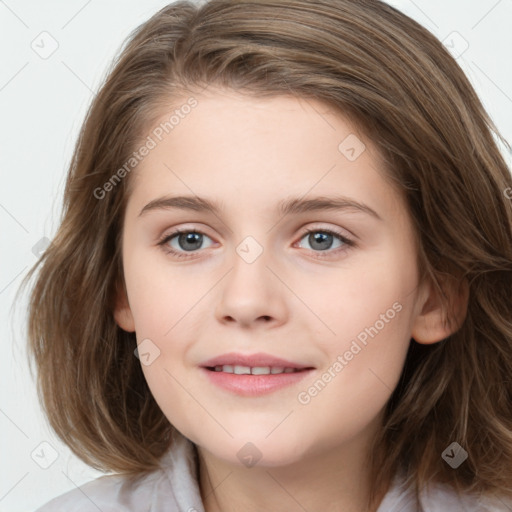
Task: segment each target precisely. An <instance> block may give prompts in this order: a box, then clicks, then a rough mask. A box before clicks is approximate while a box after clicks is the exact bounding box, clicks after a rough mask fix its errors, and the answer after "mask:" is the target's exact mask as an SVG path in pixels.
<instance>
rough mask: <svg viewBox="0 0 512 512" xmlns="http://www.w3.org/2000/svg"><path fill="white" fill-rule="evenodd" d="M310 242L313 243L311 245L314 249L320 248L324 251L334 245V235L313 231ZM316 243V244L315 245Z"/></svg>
mask: <svg viewBox="0 0 512 512" xmlns="http://www.w3.org/2000/svg"><path fill="white" fill-rule="evenodd" d="M309 243H310V244H311V247H313V249H320V250H322V251H325V250H326V249H329V248H330V247H331V245H332V235H330V234H328V233H311V234H310V235H309ZM315 244H318V245H316V247H315Z"/></svg>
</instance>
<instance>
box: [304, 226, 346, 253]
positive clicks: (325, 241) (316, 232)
mask: <svg viewBox="0 0 512 512" xmlns="http://www.w3.org/2000/svg"><path fill="white" fill-rule="evenodd" d="M303 239H307V241H308V243H309V244H310V246H311V247H312V250H313V251H314V252H324V253H325V252H328V253H329V254H332V253H337V252H338V251H339V250H345V249H347V248H348V247H352V246H354V242H353V241H352V240H349V239H348V238H347V237H345V236H343V235H342V234H341V233H337V232H336V231H332V230H330V229H316V228H314V229H308V230H307V231H306V233H305V234H304V235H303V236H302V238H301V240H303ZM336 240H338V242H339V245H338V247H335V248H334V250H332V251H331V250H330V249H332V246H333V243H334V242H335V241H336ZM319 256H321V257H324V254H321V255H319Z"/></svg>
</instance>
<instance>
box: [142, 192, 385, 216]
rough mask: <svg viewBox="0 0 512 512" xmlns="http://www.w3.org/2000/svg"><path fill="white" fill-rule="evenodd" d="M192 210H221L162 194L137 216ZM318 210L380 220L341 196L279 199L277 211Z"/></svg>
mask: <svg viewBox="0 0 512 512" xmlns="http://www.w3.org/2000/svg"><path fill="white" fill-rule="evenodd" d="M173 208H177V209H181V210H193V211H197V212H207V213H212V214H214V215H216V216H218V215H220V214H221V212H222V206H221V205H220V204H219V203H217V202H215V201H211V200H209V199H206V198H204V197H199V196H164V197H159V198H157V199H154V200H153V201H150V202H149V203H148V204H147V205H146V206H144V208H142V210H141V212H140V213H139V217H140V216H142V215H144V214H146V213H148V212H150V211H155V210H169V209H173ZM319 210H350V211H355V212H362V213H366V214H369V215H371V216H372V217H375V218H376V219H378V220H382V217H381V216H380V215H379V214H378V213H377V212H376V211H375V210H373V209H372V208H370V207H369V206H368V205H366V204H364V203H360V202H358V201H354V200H353V199H350V198H348V197H343V196H329V197H327V196H319V197H315V198H312V199H302V198H290V199H285V200H283V201H280V202H279V203H278V206H277V211H278V213H279V214H280V215H282V216H285V215H289V214H300V213H307V212H313V211H319Z"/></svg>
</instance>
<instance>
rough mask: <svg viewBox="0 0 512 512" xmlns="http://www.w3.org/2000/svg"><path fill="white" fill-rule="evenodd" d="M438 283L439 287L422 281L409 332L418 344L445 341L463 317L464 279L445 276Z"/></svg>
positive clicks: (466, 287)
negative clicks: (421, 289) (420, 294)
mask: <svg viewBox="0 0 512 512" xmlns="http://www.w3.org/2000/svg"><path fill="white" fill-rule="evenodd" d="M439 286H440V288H441V290H439V288H438V287H436V286H435V285H434V284H433V283H432V282H431V281H428V282H425V283H424V284H423V293H422V297H421V298H420V302H419V304H418V309H419V313H418V314H417V316H416V318H415V319H414V322H413V326H412V332H411V337H412V338H413V339H414V340H415V341H416V342H418V343H421V344H432V343H437V342H438V341H441V340H444V339H445V338H447V337H448V336H450V335H451V334H453V333H455V332H457V331H458V330H459V329H460V327H461V326H462V324H463V323H464V320H465V318H466V313H467V307H468V300H469V285H468V283H467V281H466V280H465V279H462V280H458V279H456V278H455V277H454V276H451V275H446V276H444V277H442V278H441V280H440V283H439ZM442 294H444V298H445V300H444V301H443V300H442Z"/></svg>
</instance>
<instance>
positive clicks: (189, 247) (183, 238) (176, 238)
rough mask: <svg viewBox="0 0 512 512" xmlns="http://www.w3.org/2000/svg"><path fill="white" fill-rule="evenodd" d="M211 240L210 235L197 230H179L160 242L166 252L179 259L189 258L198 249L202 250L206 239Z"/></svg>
mask: <svg viewBox="0 0 512 512" xmlns="http://www.w3.org/2000/svg"><path fill="white" fill-rule="evenodd" d="M205 237H206V238H207V239H209V240H211V238H210V237H209V236H208V235H205V234H204V233H201V232H200V231H195V230H179V229H177V230H176V231H174V232H173V233H170V234H169V235H166V236H165V237H164V238H163V240H161V241H160V242H158V245H160V246H162V248H163V249H164V251H166V252H168V253H170V254H173V255H174V256H176V257H177V258H189V257H192V255H189V254H187V253H193V252H195V251H197V250H198V249H202V248H203V247H201V246H202V245H203V241H204V238H205Z"/></svg>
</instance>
